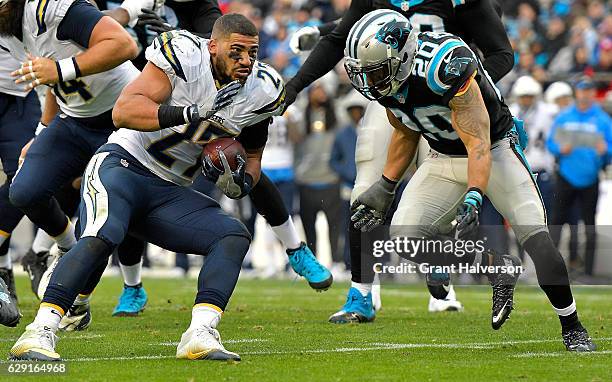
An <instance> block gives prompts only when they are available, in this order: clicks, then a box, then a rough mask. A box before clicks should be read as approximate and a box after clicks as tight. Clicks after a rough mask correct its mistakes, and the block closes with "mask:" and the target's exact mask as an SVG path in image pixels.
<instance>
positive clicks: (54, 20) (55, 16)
mask: <svg viewBox="0 0 612 382" xmlns="http://www.w3.org/2000/svg"><path fill="white" fill-rule="evenodd" d="M75 1H76V0H55V1H54V0H35V4H36V6H35V8H34V9H33V10H34V11H35V17H34V18H35V20H36V25H37V27H38V33H37V35H39V36H40V35H41V34H43V33H45V32H46V31H47V29H48V28H51V27H53V26H55V25H56V24H57V25H59V23H60V22H61V21H62V19H63V18H64V16H66V12H68V8H70V6H71V5H72V3H74V2H75ZM29 10H30V11H32V8H29Z"/></svg>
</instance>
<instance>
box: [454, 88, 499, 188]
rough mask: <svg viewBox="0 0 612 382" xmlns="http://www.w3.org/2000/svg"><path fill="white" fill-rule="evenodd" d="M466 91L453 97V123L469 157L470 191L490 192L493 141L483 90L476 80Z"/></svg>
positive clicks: (468, 185)
mask: <svg viewBox="0 0 612 382" xmlns="http://www.w3.org/2000/svg"><path fill="white" fill-rule="evenodd" d="M465 86H466V87H467V90H465V88H464V89H463V90H462V91H460V92H459V93H458V94H459V95H456V96H455V97H453V98H452V99H451V100H450V102H449V106H450V108H451V122H452V125H453V128H454V129H455V131H456V132H457V135H459V138H461V141H462V142H463V144H464V145H465V148H466V149H467V153H468V184H467V187H468V189H469V188H471V187H477V188H478V189H479V190H483V191H484V190H486V189H487V184H488V183H489V175H490V173H491V139H490V136H489V132H490V129H489V126H490V122H489V113H488V112H487V108H486V107H485V104H484V101H483V99H482V95H481V94H480V88H478V84H477V83H476V81H474V79H473V78H472V79H471V80H469V82H468V83H467V84H466V85H465Z"/></svg>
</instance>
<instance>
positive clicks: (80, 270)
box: [11, 14, 284, 360]
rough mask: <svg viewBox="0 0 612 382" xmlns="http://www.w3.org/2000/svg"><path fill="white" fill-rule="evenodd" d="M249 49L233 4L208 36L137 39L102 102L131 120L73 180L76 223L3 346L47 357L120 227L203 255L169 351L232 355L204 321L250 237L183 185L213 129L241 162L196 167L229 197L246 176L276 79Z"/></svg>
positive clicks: (254, 163)
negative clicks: (186, 319)
mask: <svg viewBox="0 0 612 382" xmlns="http://www.w3.org/2000/svg"><path fill="white" fill-rule="evenodd" d="M257 50H258V32H257V28H255V26H254V25H253V24H252V23H251V22H250V21H248V20H247V19H246V18H245V17H244V16H241V15H237V14H229V15H225V16H222V17H221V18H219V19H218V20H217V21H216V23H215V25H214V27H213V33H212V38H211V40H205V39H202V38H199V37H197V36H194V35H192V34H190V33H188V32H184V31H181V32H170V33H167V34H163V35H161V36H160V38H159V39H158V40H157V41H156V42H155V43H154V44H153V45H152V46H151V47H149V48H148V51H147V58H148V59H149V62H148V63H147V65H146V66H145V68H144V70H143V72H142V73H141V74H140V76H138V77H137V78H136V79H135V80H134V81H133V82H132V83H131V84H130V85H128V86H127V87H126V88H125V90H124V91H123V93H122V95H121V97H120V98H119V100H118V101H117V105H116V107H115V109H114V111H113V120H114V121H115V123H116V125H117V126H120V127H126V128H129V129H131V130H127V129H126V130H120V131H118V132H116V133H114V134H113V136H112V137H111V138H110V140H109V143H108V144H106V145H104V146H102V147H101V148H100V149H99V150H98V153H97V154H96V155H95V156H94V157H93V158H92V159H91V161H90V162H89V165H88V167H87V170H86V171H85V174H84V179H83V183H82V188H81V193H82V194H81V200H82V202H81V207H82V208H81V214H80V219H81V226H82V227H83V233H82V235H81V238H80V239H79V241H78V243H77V244H76V246H75V247H74V248H73V249H72V250H70V251H69V252H68V253H67V254H65V255H64V256H63V257H62V259H61V260H60V261H59V263H58V265H57V268H56V270H55V272H54V273H53V276H52V278H51V281H50V283H49V286H48V288H47V290H46V292H45V296H44V298H43V302H42V304H41V306H40V309H39V311H38V314H37V316H36V319H35V320H34V322H33V323H32V324H30V325H29V326H28V327H27V328H26V331H25V333H24V334H23V335H22V336H21V338H20V339H19V340H18V341H17V343H16V344H15V345H14V346H13V348H12V350H11V355H12V357H13V358H18V359H39V360H41V359H42V360H44V359H47V360H49V359H53V360H56V359H59V354H57V353H56V352H55V341H54V339H55V332H56V330H57V328H58V324H59V322H60V319H61V316H62V314H63V312H65V311H66V309H67V308H68V307H69V306H70V305H71V303H72V301H74V298H75V297H76V296H77V294H78V293H79V291H80V290H82V288H84V287H85V286H86V285H87V284H91V285H95V284H96V283H97V282H98V281H99V277H100V276H99V273H98V272H97V270H98V269H100V268H102V269H103V268H104V267H105V266H106V263H107V260H108V256H110V254H111V253H112V251H113V249H114V248H115V247H116V246H117V245H118V244H119V243H121V241H122V240H123V238H124V236H125V235H126V234H127V232H128V230H129V231H130V232H133V233H135V234H138V235H140V236H142V238H144V239H145V240H147V241H149V242H151V243H154V244H156V245H159V246H161V247H163V248H167V249H169V250H171V251H176V252H187V253H196V254H201V255H205V256H207V261H206V267H203V268H202V270H201V272H200V277H199V279H198V293H197V295H196V298H195V304H194V307H193V310H192V321H191V325H190V327H189V328H188V329H187V331H186V332H185V333H184V334H183V336H182V338H181V342H180V343H179V346H178V349H177V358H187V359H213V360H227V359H233V360H239V359H240V357H239V356H238V355H237V354H235V353H232V352H229V351H227V350H225V348H224V347H223V345H221V342H220V339H219V333H218V331H217V330H216V326H217V324H218V323H219V321H220V319H221V313H222V312H223V310H224V309H225V307H226V305H227V303H228V301H229V298H230V296H231V294H232V292H233V290H234V287H235V285H236V281H237V279H238V274H239V273H240V266H241V264H242V260H243V259H244V256H245V255H246V252H247V250H248V247H249V242H250V237H249V234H248V232H247V230H246V228H245V227H244V226H243V225H242V224H241V223H240V222H239V221H238V220H236V219H234V218H232V217H230V216H228V215H227V214H225V213H224V212H223V211H222V210H221V208H220V207H219V205H218V204H217V203H216V202H215V201H214V200H212V199H210V198H208V197H206V196H204V195H203V194H200V193H198V192H196V191H194V190H192V189H190V188H188V187H186V186H188V185H189V184H190V183H191V179H192V178H193V175H195V172H196V171H197V169H198V167H199V166H200V164H199V160H200V155H201V152H202V146H201V145H202V144H203V143H205V142H207V141H209V140H211V139H214V138H215V137H217V136H237V139H238V140H239V141H240V142H241V143H242V145H243V146H244V148H245V150H246V152H247V158H244V159H246V165H244V166H240V165H239V166H238V167H237V168H236V169H235V170H234V171H231V170H230V169H229V167H226V166H224V169H222V170H218V169H216V168H211V167H209V166H208V165H205V166H204V167H205V169H204V170H205V171H206V172H207V173H208V176H209V177H211V176H217V177H218V180H217V185H218V186H219V187H220V188H221V189H222V190H223V192H224V193H225V194H226V195H228V196H229V197H232V198H239V197H242V196H244V195H246V193H248V191H249V188H250V187H251V186H252V184H254V183H256V182H257V180H258V178H259V174H260V166H261V163H260V161H261V154H262V152H263V147H264V145H265V142H266V140H267V128H268V125H269V123H270V119H271V117H272V116H273V115H278V114H280V112H281V111H282V109H283V106H284V104H283V102H284V85H283V82H282V80H281V78H280V76H279V75H278V74H277V73H276V72H275V71H274V70H273V69H271V68H270V67H268V66H267V65H264V64H260V63H257V62H256V61H255V57H256V55H257ZM217 89H219V90H217ZM135 130H139V131H135ZM205 162H208V161H205ZM88 278H89V280H88Z"/></svg>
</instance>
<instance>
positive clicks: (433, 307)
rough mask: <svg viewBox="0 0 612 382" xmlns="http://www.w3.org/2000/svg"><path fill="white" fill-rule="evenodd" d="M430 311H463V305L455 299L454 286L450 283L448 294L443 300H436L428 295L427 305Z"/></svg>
mask: <svg viewBox="0 0 612 382" xmlns="http://www.w3.org/2000/svg"><path fill="white" fill-rule="evenodd" d="M428 310H429V311H430V312H461V311H463V305H462V304H461V302H459V301H458V300H457V295H456V294H455V288H453V286H452V285H451V287H450V290H449V292H448V296H446V298H445V299H444V300H438V299H435V298H433V296H429V307H428Z"/></svg>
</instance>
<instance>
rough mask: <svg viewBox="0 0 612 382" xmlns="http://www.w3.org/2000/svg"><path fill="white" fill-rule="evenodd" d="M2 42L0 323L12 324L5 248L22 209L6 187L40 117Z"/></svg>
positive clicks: (13, 295) (13, 300) (13, 296)
mask: <svg viewBox="0 0 612 382" xmlns="http://www.w3.org/2000/svg"><path fill="white" fill-rule="evenodd" d="M5 45H7V44H5V43H4V41H3V40H2V38H0V160H1V161H2V169H3V171H4V174H5V175H6V179H5V181H4V183H3V184H2V186H0V279H2V280H4V282H5V284H6V287H7V294H6V295H0V300H1V301H0V306H2V308H1V311H0V323H1V324H3V325H11V326H14V325H16V324H17V322H18V321H19V317H20V316H19V312H18V310H17V292H16V290H15V279H14V277H13V265H12V261H11V257H10V255H9V254H8V249H9V242H10V236H11V232H13V230H14V229H15V227H16V226H17V224H19V222H20V221H21V218H22V217H23V212H21V211H20V210H19V209H17V208H15V207H14V206H13V205H11V203H10V201H9V187H10V185H11V181H12V179H13V177H14V176H15V173H16V172H17V167H18V162H19V154H20V153H21V148H22V147H23V146H24V145H25V144H26V143H28V142H29V141H30V139H32V138H33V137H34V133H35V131H36V124H37V123H38V120H39V119H40V102H38V96H37V94H36V92H30V91H25V90H24V89H23V88H22V87H21V86H18V85H16V84H15V81H14V80H13V79H12V77H11V75H10V74H11V72H12V71H13V70H15V68H17V67H19V61H17V60H16V59H15V58H13V56H12V54H11V52H9V48H7V47H6V46H5ZM13 54H15V55H18V56H20V57H21V58H22V59H25V57H26V53H25V51H24V50H23V49H21V50H19V51H15V52H13ZM0 293H1V292H0ZM9 307H11V309H9ZM12 308H14V309H12ZM7 309H8V311H7Z"/></svg>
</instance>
